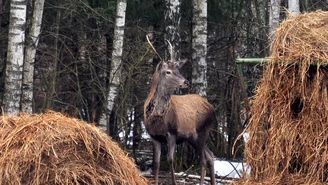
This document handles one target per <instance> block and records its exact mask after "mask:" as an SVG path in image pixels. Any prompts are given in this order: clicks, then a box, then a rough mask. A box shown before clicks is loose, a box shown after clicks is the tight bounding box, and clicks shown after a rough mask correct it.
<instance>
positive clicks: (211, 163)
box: [205, 146, 216, 185]
mask: <svg viewBox="0 0 328 185" xmlns="http://www.w3.org/2000/svg"><path fill="white" fill-rule="evenodd" d="M205 157H206V161H207V164H208V165H209V169H210V175H211V184H212V185H215V184H216V180H215V173H214V155H213V152H212V151H211V150H210V149H208V148H207V146H205Z"/></svg>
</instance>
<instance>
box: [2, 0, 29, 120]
mask: <svg viewBox="0 0 328 185" xmlns="http://www.w3.org/2000/svg"><path fill="white" fill-rule="evenodd" d="M26 3H27V1H26V0H12V1H10V18H9V19H10V20H9V21H10V22H9V33H8V52H7V66H6V77H5V94H4V99H3V110H4V113H5V114H7V115H18V114H19V111H20V102H21V95H22V78H23V62H24V42H25V24H26Z"/></svg>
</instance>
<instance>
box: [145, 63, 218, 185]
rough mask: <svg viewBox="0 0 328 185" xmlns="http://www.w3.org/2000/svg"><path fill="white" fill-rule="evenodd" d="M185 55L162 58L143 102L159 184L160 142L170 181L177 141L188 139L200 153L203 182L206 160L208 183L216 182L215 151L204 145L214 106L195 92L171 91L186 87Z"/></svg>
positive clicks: (186, 140)
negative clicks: (176, 59)
mask: <svg viewBox="0 0 328 185" xmlns="http://www.w3.org/2000/svg"><path fill="white" fill-rule="evenodd" d="M186 61H187V60H186V59H184V60H180V61H175V60H173V59H172V58H171V60H169V61H161V62H159V63H158V64H157V66H156V69H155V72H154V73H153V76H152V83H151V88H150V92H149V94H148V97H147V99H146V100H145V103H144V125H145V128H146V130H147V132H148V134H149V135H150V136H151V138H152V144H153V171H154V180H155V184H156V185H158V173H159V167H160V155H161V145H162V144H165V143H166V144H167V147H168V153H167V160H168V162H169V165H170V171H171V179H172V184H173V185H176V179H175V175H174V166H173V165H174V153H175V147H176V144H180V143H182V142H187V143H189V144H190V145H191V146H192V147H193V148H194V149H195V151H196V152H197V153H198V154H199V155H200V166H201V178H200V184H201V185H203V184H204V176H205V168H206V165H207V164H208V166H209V171H210V177H211V184H212V185H214V184H216V180H215V173H214V155H213V153H212V151H210V149H209V148H208V147H207V146H206V140H207V138H208V136H209V133H210V131H211V126H212V125H213V124H215V123H216V116H215V111H214V108H213V106H212V105H211V104H210V103H209V102H208V101H207V100H206V99H205V98H203V97H201V96H200V95H197V94H187V95H173V93H174V90H175V89H177V88H188V87H189V81H188V80H186V79H185V78H184V77H183V76H182V75H181V74H180V69H181V67H182V66H183V65H184V64H185V63H186Z"/></svg>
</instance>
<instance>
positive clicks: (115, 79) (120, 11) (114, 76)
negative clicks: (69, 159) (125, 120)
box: [99, 0, 127, 133]
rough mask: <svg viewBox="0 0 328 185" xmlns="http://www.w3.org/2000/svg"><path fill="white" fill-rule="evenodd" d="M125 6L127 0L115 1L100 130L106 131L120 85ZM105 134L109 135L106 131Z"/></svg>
mask: <svg viewBox="0 0 328 185" xmlns="http://www.w3.org/2000/svg"><path fill="white" fill-rule="evenodd" d="M126 6H127V0H118V1H117V6H116V19H115V30H114V41H113V51H112V61H111V66H110V75H109V80H110V83H109V90H108V94H107V97H106V100H107V101H106V103H105V104H106V107H105V110H104V112H103V113H102V115H101V117H100V121H99V125H100V126H101V127H102V128H104V127H105V129H108V128H106V125H107V123H108V122H109V118H110V114H111V112H112V111H113V107H114V101H115V98H116V96H117V93H118V90H119V89H118V87H119V85H120V79H121V63H122V55H123V38H124V26H125V15H126ZM107 132H108V133H109V131H108V130H107Z"/></svg>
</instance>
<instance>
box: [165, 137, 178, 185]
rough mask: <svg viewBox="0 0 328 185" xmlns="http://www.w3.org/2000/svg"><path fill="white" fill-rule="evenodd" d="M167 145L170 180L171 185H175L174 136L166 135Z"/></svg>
mask: <svg viewBox="0 0 328 185" xmlns="http://www.w3.org/2000/svg"><path fill="white" fill-rule="evenodd" d="M167 145H168V154H167V160H168V162H169V164H170V168H171V178H172V184H173V185H176V182H175V175H174V153H175V145H176V136H175V135H171V134H167Z"/></svg>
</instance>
